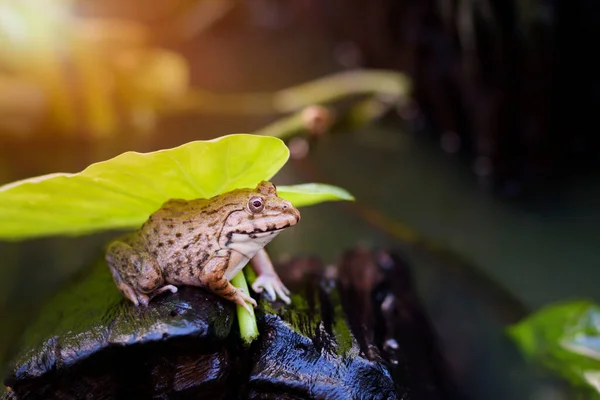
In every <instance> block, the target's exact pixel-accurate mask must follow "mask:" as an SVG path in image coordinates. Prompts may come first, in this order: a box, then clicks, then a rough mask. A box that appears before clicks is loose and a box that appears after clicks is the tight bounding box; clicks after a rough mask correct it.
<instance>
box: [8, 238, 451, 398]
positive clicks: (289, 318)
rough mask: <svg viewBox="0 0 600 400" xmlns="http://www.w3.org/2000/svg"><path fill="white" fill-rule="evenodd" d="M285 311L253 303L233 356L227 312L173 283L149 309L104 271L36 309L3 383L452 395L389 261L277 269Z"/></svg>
mask: <svg viewBox="0 0 600 400" xmlns="http://www.w3.org/2000/svg"><path fill="white" fill-rule="evenodd" d="M278 270H279V271H281V272H282V275H283V279H284V281H285V282H286V283H287V284H288V285H289V286H290V287H291V288H292V289H293V292H294V296H293V302H292V304H291V305H290V306H286V305H284V304H282V303H279V302H276V303H271V302H269V301H267V300H266V299H263V298H260V299H259V309H258V313H257V317H258V323H259V330H260V336H259V338H258V340H257V341H255V342H254V343H253V344H252V346H251V347H250V348H247V349H246V348H244V347H243V346H242V344H241V341H240V339H239V332H238V331H237V324H236V323H234V322H235V320H234V315H235V308H234V306H233V304H230V303H228V302H227V301H224V300H222V299H220V298H218V297H216V296H214V295H212V294H210V293H208V292H206V291H205V290H203V289H199V288H192V287H182V288H180V291H179V292H178V293H177V294H174V295H173V294H165V295H164V296H160V297H158V298H156V299H155V300H154V301H152V302H151V304H150V306H149V307H148V308H146V309H143V308H135V307H133V306H132V305H131V304H129V303H128V302H126V301H125V300H123V299H122V298H121V295H120V294H119V293H118V292H117V290H116V289H115V287H114V284H113V283H112V281H111V279H110V276H109V274H108V270H107V269H106V266H105V265H104V264H103V263H102V262H99V263H98V265H96V266H95V267H94V268H93V270H92V271H91V272H90V274H89V275H87V276H86V277H84V278H83V279H82V280H80V281H78V282H74V283H73V284H72V285H71V286H69V287H68V288H66V289H65V290H64V291H62V292H61V293H59V294H58V295H57V296H56V297H55V298H53V299H52V300H51V301H50V302H49V303H47V304H46V305H45V307H44V308H43V310H42V311H41V313H40V315H39V316H38V318H37V320H36V321H34V322H33V323H32V324H31V325H30V327H29V328H28V330H27V332H26V334H25V335H24V337H23V342H22V345H21V347H20V349H21V350H19V351H18V352H17V355H16V356H15V358H14V361H13V363H12V365H11V367H10V368H9V371H8V373H7V375H6V379H5V384H6V385H7V386H10V387H11V389H12V392H11V393H9V394H5V396H6V398H18V399H34V398H45V399H76V398H94V399H113V398H158V399H167V398H194V399H238V398H249V399H275V398H277V399H309V398H326V399H354V398H365V399H394V398H396V399H438V398H439V399H442V398H444V399H446V398H452V397H453V396H455V395H456V393H455V390H454V386H453V384H452V382H451V380H450V379H449V377H448V373H447V370H446V367H445V363H444V360H443V359H442V357H441V355H440V352H439V349H438V347H437V343H436V339H435V336H434V333H433V330H432V328H431V326H430V325H429V322H428V320H427V317H426V315H425V313H424V311H423V310H422V309H421V307H420V305H419V302H418V300H417V298H416V296H415V294H414V292H413V290H412V287H411V279H410V276H409V273H408V271H409V269H408V267H407V265H406V263H405V261H404V260H403V259H402V257H401V256H400V255H399V254H397V253H386V252H371V251H367V250H364V249H354V250H351V251H348V252H346V253H345V254H344V256H343V257H342V258H341V259H340V262H339V263H338V266H337V268H331V267H329V268H324V267H323V265H322V264H321V263H320V261H319V260H317V259H314V258H298V259H295V260H292V261H290V262H288V263H285V264H282V265H279V266H278Z"/></svg>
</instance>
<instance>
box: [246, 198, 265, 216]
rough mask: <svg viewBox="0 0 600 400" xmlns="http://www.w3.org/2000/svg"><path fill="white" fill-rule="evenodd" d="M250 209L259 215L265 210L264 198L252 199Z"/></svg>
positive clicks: (249, 202)
mask: <svg viewBox="0 0 600 400" xmlns="http://www.w3.org/2000/svg"><path fill="white" fill-rule="evenodd" d="M248 208H249V209H250V211H252V212H253V213H259V212H261V211H262V210H263V209H264V208H265V201H264V200H263V198H262V197H251V198H250V201H248Z"/></svg>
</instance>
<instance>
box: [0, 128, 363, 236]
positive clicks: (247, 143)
mask: <svg viewBox="0 0 600 400" xmlns="http://www.w3.org/2000/svg"><path fill="white" fill-rule="evenodd" d="M288 157H289V150H288V148H287V146H286V145H285V144H284V143H283V142H282V141H281V140H280V139H277V138H272V137H264V136H257V135H247V134H238V135H229V136H224V137H221V138H218V139H215V140H209V141H195V142H190V143H187V144H184V145H182V146H179V147H176V148H173V149H168V150H160V151H156V152H152V153H136V152H127V153H123V154H121V155H119V156H117V157H115V158H113V159H110V160H107V161H103V162H99V163H96V164H92V165H90V166H89V167H88V168H86V169H85V170H83V171H82V172H80V173H77V174H64V173H59V174H51V175H45V176H40V177H36V178H31V179H26V180H23V181H19V182H14V183H11V184H8V185H5V186H1V187H0V238H1V239H8V240H14V239H24V238H30V237H36V236H44V235H56V234H62V235H77V234H84V233H90V232H95V231H100V230H106V229H118V228H136V227H138V226H140V225H141V224H142V223H143V222H144V221H145V220H146V219H147V218H148V216H149V215H150V214H151V213H152V212H154V211H156V210H157V209H158V208H159V207H160V206H161V204H162V203H163V202H165V201H166V200H168V199H171V198H181V199H194V198H210V197H212V196H215V195H219V194H221V193H225V192H228V191H230V190H233V189H236V188H246V187H255V186H256V184H257V183H258V182H260V181H261V180H268V179H270V178H271V177H272V176H273V175H275V174H276V173H277V171H279V169H280V168H281V167H282V166H283V165H284V164H285V163H286V161H287V159H288ZM279 194H280V195H281V196H282V197H284V198H286V199H288V200H290V201H291V202H292V203H293V204H294V205H295V206H297V207H301V206H304V205H310V204H315V203H318V202H321V201H328V200H349V199H351V198H352V197H351V196H350V195H349V194H348V193H347V192H345V191H344V190H342V189H339V188H336V187H333V186H329V185H317V184H308V185H298V186H288V187H283V186H282V187H280V188H279Z"/></svg>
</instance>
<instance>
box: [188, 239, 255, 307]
mask: <svg viewBox="0 0 600 400" xmlns="http://www.w3.org/2000/svg"><path fill="white" fill-rule="evenodd" d="M231 262H235V261H232V260H231V257H230V255H229V254H228V252H226V251H223V254H222V255H221V254H219V253H217V254H216V255H214V256H213V257H212V258H211V259H209V260H208V261H207V262H206V265H205V266H204V268H203V269H202V271H201V274H200V278H199V279H200V281H201V283H202V285H203V286H205V287H207V288H208V289H210V291H212V292H213V293H215V294H217V295H219V296H221V297H223V298H225V299H227V300H230V301H232V302H234V303H236V304H238V305H240V306H242V307H244V308H245V309H246V310H248V312H251V310H250V307H249V306H248V303H250V304H252V305H253V306H254V307H256V300H254V299H253V298H252V297H250V296H249V295H247V294H246V293H244V292H243V291H241V290H239V289H237V288H236V287H235V286H233V285H232V284H231V282H229V280H228V279H227V277H226V276H225V272H226V271H227V269H228V268H229V266H230V265H229V264H230V263H231Z"/></svg>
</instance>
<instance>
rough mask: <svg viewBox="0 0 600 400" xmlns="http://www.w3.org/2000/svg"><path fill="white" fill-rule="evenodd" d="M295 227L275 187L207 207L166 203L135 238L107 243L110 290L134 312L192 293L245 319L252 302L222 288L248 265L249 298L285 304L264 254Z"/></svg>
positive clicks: (231, 195) (293, 212)
mask: <svg viewBox="0 0 600 400" xmlns="http://www.w3.org/2000/svg"><path fill="white" fill-rule="evenodd" d="M299 221H300V212H299V211H298V210H297V209H296V208H295V207H294V206H293V205H292V203H291V202H289V201H287V200H285V199H283V198H281V197H279V196H278V194H277V188H276V187H275V185H274V184H273V183H271V182H269V181H261V182H260V183H259V184H258V185H257V186H256V188H253V189H249V188H245V189H235V190H232V191H229V192H227V193H223V194H220V195H217V196H214V197H212V198H209V199H193V200H184V199H170V200H168V201H166V202H165V203H163V204H162V206H161V207H160V208H159V209H158V210H157V211H155V212H154V213H152V214H151V215H150V217H149V218H148V219H147V220H146V222H145V223H144V224H143V225H142V226H141V227H140V228H139V229H138V230H136V231H134V232H131V233H128V234H126V235H124V236H122V237H120V238H117V239H115V240H113V241H112V242H110V243H109V244H108V246H107V249H106V257H105V258H106V262H107V264H108V267H109V269H110V271H111V274H112V277H113V280H114V282H115V284H116V286H117V288H118V289H119V291H120V292H121V293H122V294H123V296H124V297H125V298H127V299H128V300H130V301H131V302H132V303H133V304H134V305H135V306H136V307H137V306H148V304H149V302H150V300H151V299H153V298H154V297H156V296H158V295H160V294H162V293H165V292H171V293H177V291H178V287H179V286H196V287H204V288H206V289H208V290H209V291H211V292H213V293H214V294H216V295H218V296H220V297H222V298H224V299H227V300H229V301H232V302H233V303H235V304H238V305H240V306H242V307H244V308H245V309H246V310H248V311H250V306H249V304H250V305H252V306H253V307H256V306H257V303H256V301H255V300H254V299H253V298H252V297H250V296H249V294H246V293H245V292H244V291H242V290H240V289H238V288H236V287H234V286H233V285H232V284H231V282H230V281H231V279H232V278H233V277H235V276H236V274H237V273H238V272H240V271H241V270H242V268H243V267H244V266H245V265H246V264H247V263H248V262H249V263H250V265H251V266H252V268H253V269H254V270H255V272H256V274H257V278H256V280H255V281H254V282H253V284H252V285H251V287H252V290H254V292H256V293H262V292H263V291H266V293H267V295H268V297H269V299H270V300H272V301H274V300H276V299H277V296H279V298H280V299H281V300H283V301H284V302H285V303H286V304H290V298H289V295H290V291H289V290H288V289H287V287H286V286H285V285H284V284H283V283H282V281H281V279H280V278H279V275H278V274H277V273H276V271H275V268H274V267H273V263H272V262H271V259H270V257H269V255H268V254H267V252H266V251H265V248H264V247H265V246H266V245H267V244H268V243H269V242H271V240H273V239H274V238H275V237H276V236H277V235H279V234H280V233H281V232H282V231H284V230H286V229H287V228H290V227H292V226H294V225H296V224H297V223H298V222H299Z"/></svg>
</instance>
